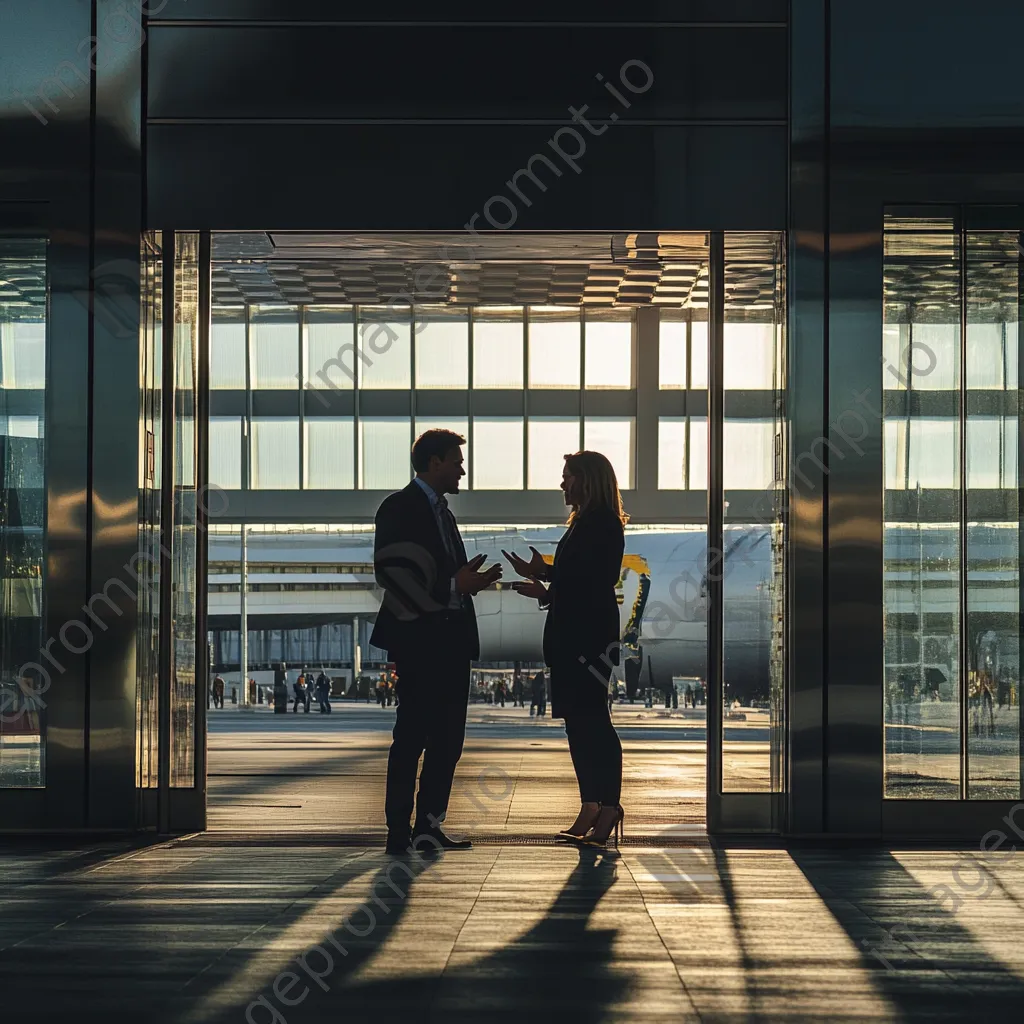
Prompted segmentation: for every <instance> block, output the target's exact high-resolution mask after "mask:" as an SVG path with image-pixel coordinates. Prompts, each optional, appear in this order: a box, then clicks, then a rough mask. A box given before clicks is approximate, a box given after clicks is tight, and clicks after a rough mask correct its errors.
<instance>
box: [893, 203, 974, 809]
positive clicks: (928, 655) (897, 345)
mask: <svg viewBox="0 0 1024 1024" xmlns="http://www.w3.org/2000/svg"><path fill="white" fill-rule="evenodd" d="M959 270H960V263H959V236H958V234H957V233H956V232H954V230H953V224H952V221H951V220H950V221H949V222H948V223H946V224H943V223H942V222H941V220H932V221H930V222H929V223H928V226H926V227H924V228H923V229H922V230H920V231H918V230H916V229H915V226H914V224H913V223H912V222H909V223H908V222H907V221H906V220H901V221H899V222H894V221H892V220H891V219H890V218H889V217H888V216H887V221H886V230H885V292H884V328H883V330H884V333H883V337H882V343H883V349H884V351H883V356H884V359H885V363H884V367H883V369H884V372H883V375H882V379H883V383H884V387H885V389H886V397H887V401H886V407H885V409H886V416H885V424H884V436H885V445H884V448H883V460H884V465H883V468H884V473H883V479H884V481H885V487H886V522H885V526H884V535H883V536H884V542H883V602H884V625H885V789H884V792H885V796H886V797H890V798H914V799H929V798H957V797H959V796H960V795H961V794H960V780H961V768H960V738H961V728H960V716H961V673H960V662H961V650H962V648H961V646H960V644H961V628H962V625H963V624H962V622H961V614H960V606H961V605H960V588H961V585H962V582H963V581H962V579H961V574H960V556H961V542H960V521H961V516H962V515H963V505H962V500H961V490H960V487H961V454H962V453H961V446H960V444H959V440H960V410H961V394H960V384H961V360H960V289H959ZM926 282H933V283H936V284H939V283H941V287H929V288H928V292H929V296H928V301H927V302H923V301H922V297H923V296H922V288H923V287H924V285H925V283H926ZM919 391H927V392H929V395H928V396H927V397H928V401H927V402H919V401H917V400H916V399H915V397H914V394H913V393H914V392H919Z"/></svg>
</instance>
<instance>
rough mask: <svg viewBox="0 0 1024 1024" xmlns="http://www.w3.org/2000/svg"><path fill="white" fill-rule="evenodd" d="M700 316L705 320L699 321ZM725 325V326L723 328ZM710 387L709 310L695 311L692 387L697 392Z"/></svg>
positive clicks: (691, 363) (691, 333) (692, 339)
mask: <svg viewBox="0 0 1024 1024" xmlns="http://www.w3.org/2000/svg"><path fill="white" fill-rule="evenodd" d="M698 316H700V317H702V318H703V319H698ZM724 326H725V325H724V324H723V327H724ZM707 386H708V322H707V310H694V319H693V321H692V322H691V323H690V387H691V388H693V389H694V390H696V391H701V390H704V389H706V388H707Z"/></svg>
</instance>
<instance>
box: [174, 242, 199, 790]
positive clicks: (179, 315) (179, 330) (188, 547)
mask: <svg viewBox="0 0 1024 1024" xmlns="http://www.w3.org/2000/svg"><path fill="white" fill-rule="evenodd" d="M198 296H199V236H198V235H197V234H195V233H193V232H189V233H183V234H178V235H175V245H174V424H173V427H174V537H173V540H172V544H171V575H172V578H173V583H172V587H171V595H172V596H171V601H172V608H171V624H170V626H171V631H172V632H171V638H172V639H171V774H170V784H171V786H174V787H179V788H183V789H191V788H193V787H194V786H195V784H196V778H195V755H196V639H197V638H196V611H197V603H198V600H199V595H198V587H197V580H196V541H197V537H196V493H197V489H198V481H197V479H196V398H197V394H198V381H197V379H196V355H197V351H198V347H199V306H198ZM165 628H166V624H165ZM204 696H205V695H204Z"/></svg>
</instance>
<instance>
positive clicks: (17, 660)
mask: <svg viewBox="0 0 1024 1024" xmlns="http://www.w3.org/2000/svg"><path fill="white" fill-rule="evenodd" d="M46 248H47V244H46V241H45V240H44V239H41V238H40V239H29V238H24V239H13V238H4V239H0V565H2V567H3V573H2V581H0V582H2V585H3V592H2V595H0V787H38V786H42V785H43V784H44V782H45V778H46V773H45V756H44V755H45V739H44V737H45V725H46V700H47V699H46V698H45V697H44V696H43V694H44V693H45V691H46V689H47V688H48V680H47V679H46V677H44V676H42V675H41V674H40V673H39V671H38V669H37V668H36V667H34V666H35V663H36V662H38V661H39V660H40V653H39V652H40V649H41V648H42V646H43V643H44V638H43V627H44V614H45V608H44V594H45V590H44V579H45V565H46V545H45V537H46V519H45V508H46V504H45V497H46V492H45V479H46V474H45V435H46V422H45V419H46V418H45V388H46V346H47V338H46V331H47V301H48V282H47V266H46Z"/></svg>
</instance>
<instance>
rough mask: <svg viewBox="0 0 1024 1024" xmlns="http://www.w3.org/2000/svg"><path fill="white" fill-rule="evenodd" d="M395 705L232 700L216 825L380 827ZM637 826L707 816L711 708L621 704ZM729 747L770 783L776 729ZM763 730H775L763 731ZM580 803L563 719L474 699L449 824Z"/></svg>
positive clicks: (556, 814)
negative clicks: (237, 704) (243, 704)
mask: <svg viewBox="0 0 1024 1024" xmlns="http://www.w3.org/2000/svg"><path fill="white" fill-rule="evenodd" d="M394 718H395V709H394V708H393V707H390V708H381V707H379V706H378V705H376V704H361V703H349V702H335V704H334V711H333V712H332V713H331V714H330V715H321V714H319V713H318V712H317V711H316V710H315V709H314V710H313V711H312V712H310V713H309V714H306V713H305V712H303V711H299V712H298V713H297V714H296V713H293V712H291V711H289V712H288V713H287V714H286V715H275V714H273V713H272V712H271V711H270V710H269V709H268V708H266V707H259V706H257V707H256V708H255V709H252V710H241V709H237V708H232V707H227V708H225V709H224V710H211V712H210V715H209V722H210V726H209V781H208V785H209V825H210V827H211V828H216V829H230V830H233V831H236V832H243V831H246V830H252V829H269V830H282V829H283V830H293V831H294V830H299V831H306V830H309V829H311V828H315V829H318V830H323V831H328V832H338V833H355V834H360V835H362V834H376V833H377V832H380V831H381V830H382V812H383V806H384V783H385V777H386V771H387V752H388V747H389V745H390V743H391V729H392V727H393V725H394ZM614 720H615V723H616V727H617V728H618V731H619V735H620V737H621V739H622V744H623V801H622V802H623V806H624V807H625V808H626V814H627V819H626V829H627V834H637V835H643V836H647V837H657V836H661V837H668V836H673V835H689V834H693V833H694V831H698V832H699V831H701V830H702V825H703V822H704V789H705V757H704V726H703V717H702V715H701V711H700V709H697V710H696V711H694V710H693V709H689V710H688V711H686V712H684V711H683V710H682V709H678V710H674V711H670V710H666V709H663V708H653V709H648V708H644V707H643V706H642V705H639V704H637V705H632V706H631V705H628V704H625V705H618V706H616V707H615V709H614ZM746 735H748V736H749V739H748V740H745V741H742V742H740V741H736V742H732V743H730V754H729V759H728V764H729V770H730V772H731V773H732V775H733V776H734V777H736V778H738V779H746V780H748V783H749V788H751V789H764V788H767V785H768V774H767V749H768V748H767V743H766V737H767V730H766V728H764V727H763V726H762V725H761V724H760V723H759V722H758V723H757V724H756V725H755V724H753V722H752V724H751V727H750V728H749V730H748V732H747V734H746ZM762 737H764V738H762ZM577 810H579V792H578V790H577V787H576V781H575V777H574V776H573V772H572V764H571V762H570V760H569V750H568V746H567V744H566V740H565V732H564V729H563V727H562V722H561V720H560V719H554V720H553V719H551V718H550V717H545V718H540V719H538V718H531V717H530V714H529V708H513V707H512V706H511V704H509V705H508V706H506V707H505V708H501V707H492V706H490V705H480V704H474V705H471V706H470V709H469V720H468V723H467V728H466V745H465V750H464V753H463V756H462V760H461V761H460V763H459V768H458V773H457V775H456V781H455V786H454V789H453V794H452V804H451V807H450V809H449V816H448V820H449V823H450V824H451V825H452V826H453V828H456V829H457V830H460V831H463V832H467V833H469V834H471V835H475V836H478V837H487V836H491V837H495V838H498V837H500V838H505V839H509V838H512V837H524V838H525V837H542V838H549V837H550V836H551V835H552V834H553V833H555V832H557V831H558V830H559V829H561V828H564V827H566V826H567V825H569V824H570V823H571V822H572V820H573V818H574V817H575V816H576V812H577Z"/></svg>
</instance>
